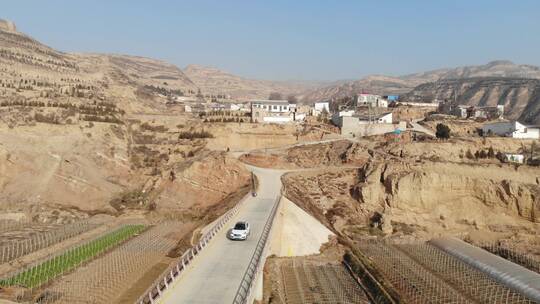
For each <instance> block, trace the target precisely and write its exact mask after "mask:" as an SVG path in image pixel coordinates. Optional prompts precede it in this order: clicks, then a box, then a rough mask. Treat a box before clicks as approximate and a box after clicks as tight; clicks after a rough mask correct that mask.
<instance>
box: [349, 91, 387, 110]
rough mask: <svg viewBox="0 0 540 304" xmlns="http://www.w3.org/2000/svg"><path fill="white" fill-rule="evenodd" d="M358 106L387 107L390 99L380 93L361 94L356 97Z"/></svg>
mask: <svg viewBox="0 0 540 304" xmlns="http://www.w3.org/2000/svg"><path fill="white" fill-rule="evenodd" d="M356 106H357V107H362V106H371V107H378V108H387V107H388V100H386V99H384V98H383V97H382V96H380V95H374V94H359V95H358V96H357V97H356Z"/></svg>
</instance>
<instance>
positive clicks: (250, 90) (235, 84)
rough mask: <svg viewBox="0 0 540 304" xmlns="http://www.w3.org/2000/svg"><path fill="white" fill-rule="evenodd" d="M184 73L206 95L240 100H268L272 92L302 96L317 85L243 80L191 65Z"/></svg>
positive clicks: (221, 72)
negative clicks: (225, 96)
mask: <svg viewBox="0 0 540 304" xmlns="http://www.w3.org/2000/svg"><path fill="white" fill-rule="evenodd" d="M184 73H185V74H186V75H187V76H188V77H189V78H190V79H191V80H193V82H194V83H195V84H196V85H197V86H198V87H200V88H201V90H202V91H203V92H204V93H207V94H212V95H229V96H230V97H231V98H238V99H262V98H267V97H268V95H270V93H272V92H279V93H281V94H282V95H284V96H287V95H289V94H296V95H298V94H301V93H302V92H304V91H306V90H308V89H313V88H314V87H315V86H316V83H310V82H305V83H300V82H285V81H269V80H256V79H248V78H243V77H240V76H237V75H233V74H230V73H227V72H224V71H222V70H219V69H216V68H213V67H206V66H200V65H193V64H192V65H189V66H187V67H186V68H185V69H184Z"/></svg>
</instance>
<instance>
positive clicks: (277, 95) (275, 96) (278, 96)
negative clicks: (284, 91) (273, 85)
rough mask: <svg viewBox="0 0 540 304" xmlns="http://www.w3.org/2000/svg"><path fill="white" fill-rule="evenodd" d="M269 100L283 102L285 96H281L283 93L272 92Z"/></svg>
mask: <svg viewBox="0 0 540 304" xmlns="http://www.w3.org/2000/svg"><path fill="white" fill-rule="evenodd" d="M268 99H269V100H282V99H283V95H281V93H278V92H272V93H270V96H268Z"/></svg>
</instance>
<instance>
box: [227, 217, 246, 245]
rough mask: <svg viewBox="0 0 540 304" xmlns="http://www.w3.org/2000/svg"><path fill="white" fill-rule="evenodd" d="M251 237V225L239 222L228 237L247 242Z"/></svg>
mask: <svg viewBox="0 0 540 304" xmlns="http://www.w3.org/2000/svg"><path fill="white" fill-rule="evenodd" d="M248 236H249V223H248V222H244V221H241V222H237V223H236V225H234V227H233V228H232V229H231V230H229V234H228V235H227V237H228V238H229V239H231V240H239V241H245V240H246V239H247V237H248Z"/></svg>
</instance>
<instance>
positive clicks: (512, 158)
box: [504, 153, 525, 164]
mask: <svg viewBox="0 0 540 304" xmlns="http://www.w3.org/2000/svg"><path fill="white" fill-rule="evenodd" d="M504 161H505V162H508V163H517V164H523V162H524V161H525V156H523V154H517V153H504Z"/></svg>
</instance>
